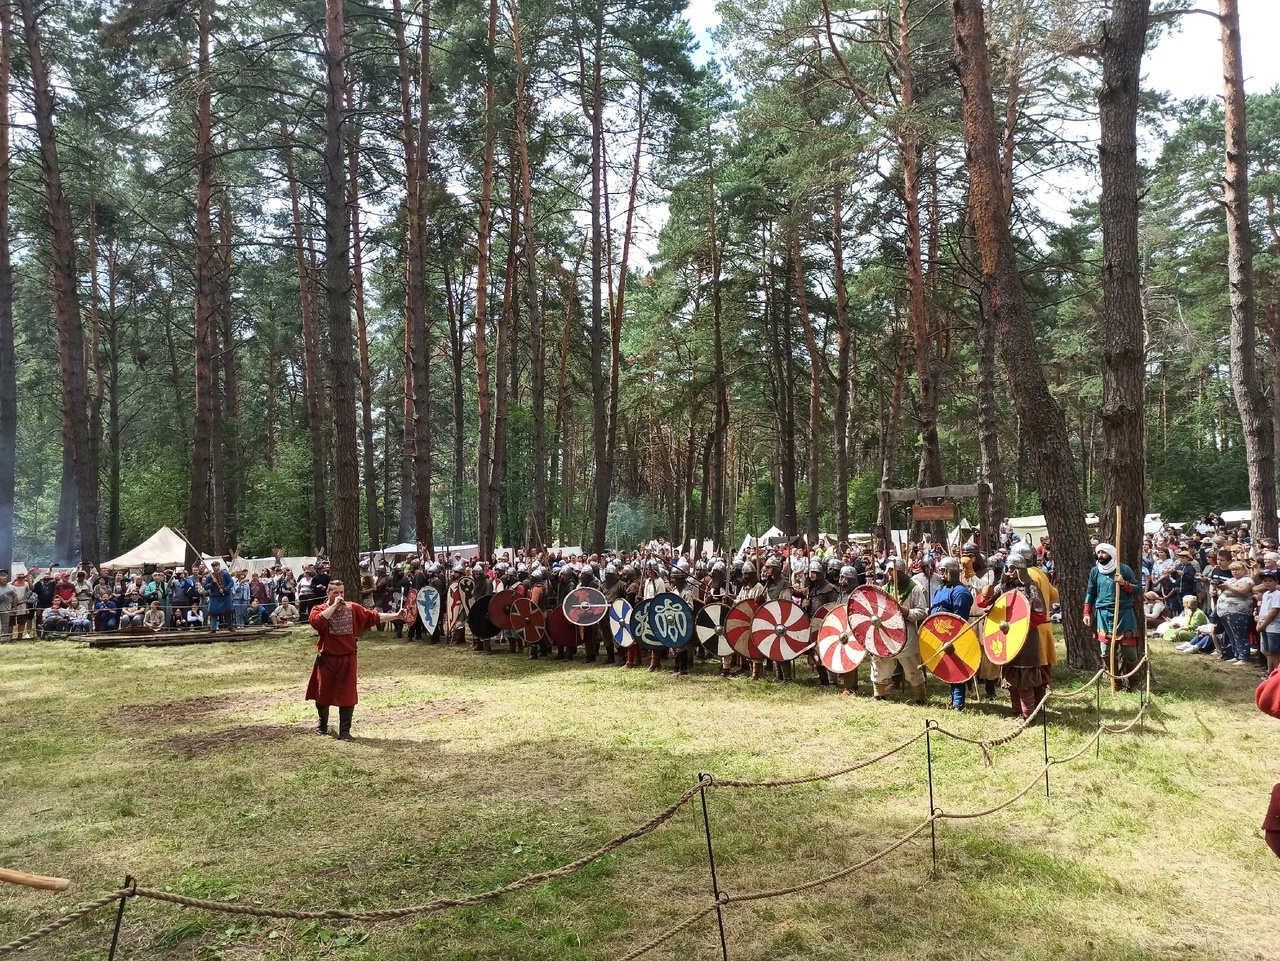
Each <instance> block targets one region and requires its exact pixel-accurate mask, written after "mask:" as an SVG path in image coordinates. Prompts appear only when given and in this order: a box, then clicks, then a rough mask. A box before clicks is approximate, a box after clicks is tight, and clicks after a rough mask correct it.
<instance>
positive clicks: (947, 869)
mask: <svg viewBox="0 0 1280 961" xmlns="http://www.w3.org/2000/svg"><path fill="white" fill-rule="evenodd" d="M312 656H313V648H312V646H311V643H310V640H309V638H308V637H307V632H305V631H301V632H298V633H296V634H295V635H294V636H293V637H291V638H289V639H286V640H278V641H259V642H253V643H250V644H234V645H212V646H200V647H193V648H169V649H163V648H162V649H151V650H120V651H91V650H88V649H87V648H85V647H82V646H75V645H72V644H69V643H66V642H48V643H41V644H34V645H33V644H21V645H17V644H15V645H10V646H8V647H4V648H0V703H3V705H4V711H3V712H2V713H0V744H2V745H3V751H2V752H0V803H2V804H3V818H2V819H0V865H4V866H11V867H18V868H21V869H25V870H30V871H35V872H39V873H44V874H54V875H60V876H63V877H68V878H71V879H73V880H74V887H73V889H72V891H70V892H68V893H66V894H62V895H53V894H49V893H44V892H35V891H28V890H26V889H18V888H5V889H3V890H0V943H3V942H6V941H8V940H10V939H12V938H14V937H17V936H19V935H20V934H22V933H24V932H25V931H26V930H28V929H29V928H31V927H35V926H38V925H39V924H42V923H44V922H45V921H47V920H49V919H50V918H52V917H53V916H55V915H56V914H57V913H59V912H62V911H66V910H69V909H71V908H72V907H74V906H76V905H78V904H80V903H81V902H83V901H86V900H89V899H90V898H91V897H93V896H95V895H97V894H98V893H99V892H101V891H105V890H110V889H111V888H114V887H117V886H119V884H120V882H121V880H122V878H123V876H124V875H125V873H126V872H128V873H130V874H132V875H134V876H135V877H137V878H138V879H139V881H140V883H143V884H146V885H148V886H151V887H156V888H164V889H168V890H171V891H176V892H180V893H184V894H188V895H192V896H199V897H215V898H231V899H237V900H241V901H246V902H251V903H258V904H264V905H273V906H289V907H306V908H311V907H342V908H349V909H367V908H375V907H385V906H393V905H400V904H409V903H414V902H419V901H425V900H429V899H431V898H433V897H448V896H457V895H461V894H466V893H470V892H473V891H478V890H483V889H486V888H489V887H492V886H496V885H500V884H505V883H507V882H509V881H511V880H513V879H515V878H517V877H519V876H521V875H523V874H526V873H529V872H532V871H538V870H542V869H545V868H549V867H554V866H556V865H558V864H561V863H564V862H567V861H570V860H573V859H574V858H576V857H577V856H579V855H580V854H582V853H584V852H586V851H589V850H591V849H592V848H594V847H595V846H597V845H598V844H600V843H601V842H603V841H605V840H606V839H608V838H610V837H612V836H613V835H615V834H619V833H621V832H622V831H623V830H625V829H627V828H629V827H630V826H631V825H633V824H635V823H637V822H640V821H643V820H645V819H647V818H648V817H650V816H651V815H652V814H653V813H655V812H656V811H658V810H660V809H661V808H663V807H665V806H666V805H667V804H668V803H670V802H671V801H672V800H674V799H675V798H676V797H677V796H678V795H679V793H680V792H681V791H682V790H684V789H685V788H687V787H688V786H689V785H690V784H692V783H693V781H694V779H695V777H696V775H697V773H698V772H700V771H709V772H712V773H714V774H716V775H718V776H720V777H723V778H746V779H751V778H760V777H791V776H799V775H807V774H810V773H816V772H819V771H824V770H828V769H832V768H837V767H840V766H843V765H845V764H849V763H852V762H853V761H856V760H857V759H859V758H862V757H866V756H869V755H872V754H875V753H877V752H878V751H880V750H881V749H883V747H885V746H887V745H889V744H892V743H896V742H898V741H900V740H902V739H903V738H905V737H907V736H909V735H910V734H912V733H915V732H917V731H919V730H920V729H921V728H922V725H923V722H924V720H925V718H927V717H937V718H939V719H940V720H941V722H942V723H943V724H944V725H945V726H948V727H950V728H952V729H954V730H956V731H958V732H962V733H964V734H967V735H969V736H974V737H985V736H998V735H1002V734H1005V733H1007V732H1008V730H1009V729H1010V724H1009V721H1008V720H1007V715H1008V705H1007V701H1005V702H1002V703H999V704H994V705H981V706H978V707H977V708H975V709H972V710H970V711H968V712H966V713H965V714H963V715H960V716H956V715H951V714H949V713H948V712H945V711H944V710H943V704H942V702H943V692H942V688H941V685H939V684H937V683H936V682H934V683H931V692H932V694H933V698H932V702H931V704H930V706H929V708H927V709H925V708H916V707H912V706H909V705H907V704H905V703H892V704H878V703H874V702H872V701H870V699H868V698H855V699H848V698H846V699H841V698H839V697H836V696H834V694H833V693H832V692H831V691H830V690H821V689H818V688H816V687H814V686H813V685H812V682H811V674H810V672H809V670H808V669H807V668H806V667H800V668H798V671H797V673H798V674H799V675H800V676H801V683H799V684H796V685H791V686H778V685H775V684H773V683H772V682H762V683H756V684H752V683H749V682H747V681H745V680H743V679H735V680H729V681H725V680H720V679H718V678H716V677H714V676H713V674H712V672H711V670H710V668H708V667H701V668H699V669H697V670H695V675H694V676H692V677H689V678H684V679H678V678H674V677H671V676H669V675H661V676H656V675H650V674H647V673H643V672H637V671H622V670H619V669H617V668H607V667H602V666H597V665H584V664H572V665H567V666H566V665H563V664H558V663H556V662H555V661H550V662H546V661H540V662H536V663H531V662H529V661H527V660H525V659H522V658H517V657H514V656H509V655H500V656H492V657H481V656H477V655H473V654H470V653H468V652H465V651H462V650H459V649H456V648H440V647H428V646H424V645H421V644H408V643H406V642H403V641H396V640H394V639H392V638H391V636H390V635H385V636H384V635H376V634H375V635H370V636H368V637H367V638H366V639H365V641H364V642H363V644H362V646H361V655H360V658H361V659H360V666H361V702H360V706H359V707H358V708H357V711H356V723H355V734H356V741H355V742H354V743H342V742H339V741H337V740H335V739H332V738H321V737H317V736H316V735H315V734H314V733H313V728H314V724H315V717H314V710H313V708H312V706H311V705H310V704H308V703H306V702H304V701H303V700H302V692H303V687H304V685H305V681H306V677H307V673H308V670H309V665H310V662H311V658H312ZM1155 657H1156V661H1155V667H1156V676H1157V680H1158V684H1157V686H1158V694H1157V698H1156V701H1155V703H1154V704H1153V706H1152V709H1151V712H1150V714H1149V716H1148V719H1147V721H1146V724H1145V727H1144V729H1142V730H1136V729H1135V730H1134V731H1133V732H1132V733H1130V734H1126V735H1116V736H1113V737H1107V738H1105V739H1104V741H1103V744H1102V749H1101V757H1100V758H1095V757H1094V752H1093V751H1092V750H1090V751H1089V752H1088V753H1086V754H1085V755H1084V756H1083V757H1081V758H1080V759H1079V760H1078V761H1076V762H1074V763H1073V764H1071V765H1070V766H1063V767H1056V768H1054V769H1053V773H1052V783H1051V786H1052V796H1051V797H1050V798H1049V799H1047V800H1046V798H1045V797H1044V792H1043V790H1042V789H1039V788H1037V789H1036V790H1033V791H1032V792H1030V794H1029V795H1028V796H1027V797H1026V798H1024V799H1023V800H1022V801H1020V802H1018V803H1017V804H1016V805H1014V806H1013V807H1011V808H1009V809H1007V810H1005V811H1003V812H1001V813H1000V814H997V815H995V816H992V817H989V818H983V819H979V820H972V821H953V822H946V823H943V824H941V825H939V828H938V837H937V840H938V856H939V871H938V874H937V875H936V876H932V877H931V874H930V842H929V834H928V832H927V831H926V832H925V833H924V834H923V835H922V836H920V837H918V838H916V839H915V840H913V841H911V842H909V843H908V844H906V845H905V846H904V847H902V848H900V849H898V850H897V851H895V852H893V853H892V854H891V855H889V856H888V857H887V858H886V859H884V860H883V861H881V862H878V863H877V864H875V865H873V866H871V867H870V868H869V869H867V871H866V872H865V873H862V874H859V875H857V876H855V877H852V878H850V879H847V880H843V881H840V882H838V883H835V884H832V885H830V886H829V887H826V888H824V889H821V890H818V891H814V892H809V893H806V894H803V895H795V896H788V897H784V898H780V899H776V900H770V901H762V902H755V903H750V904H742V905H735V906H733V907H732V908H730V909H728V910H727V911H726V914H725V927H726V931H727V937H728V944H729V957H730V958H732V959H735V961H736V959H762V961H763V959H770V961H776V959H786V958H815V959H846V958H875V959H877V961H897V959H908V958H909V959H983V961H997V959H1012V958H1017V959H1049V958H1052V959H1054V961H1074V959H1087V958H1098V959H1104V958H1105V959H1107V961H1137V959H1157V958H1158V959H1166V958H1170V959H1171V958H1180V959H1181V958H1187V959H1190V958H1195V959H1231V961H1240V959H1272V958H1280V923H1278V922H1277V921H1276V920H1275V911H1274V904H1273V902H1274V896H1275V891H1276V888H1277V883H1278V882H1280V862H1277V861H1276V860H1275V859H1274V858H1273V857H1272V856H1271V855H1270V853H1269V852H1268V851H1267V849H1266V847H1265V845H1264V844H1263V841H1262V839H1261V832H1260V830H1259V827H1258V826H1259V824H1260V823H1261V820H1262V814H1263V810H1264V808H1265V806H1266V801H1267V797H1268V795H1269V792H1270V789H1271V785H1272V783H1273V782H1274V781H1275V780H1276V779H1277V777H1280V763H1277V761H1276V756H1277V750H1276V748H1277V745H1280V724H1277V722H1276V721H1274V720H1271V719H1270V718H1267V717H1265V716H1263V715H1261V714H1260V713H1258V711H1257V710H1256V709H1255V708H1254V706H1253V704H1252V693H1253V687H1254V683H1255V677H1256V672H1255V671H1253V670H1244V669H1240V668H1235V669H1230V668H1226V667H1223V666H1220V665H1219V664H1217V663H1210V659H1209V658H1207V657H1197V658H1190V657H1185V656H1177V655H1172V654H1168V653H1165V652H1163V651H1157V652H1156V655H1155ZM1075 680H1077V679H1076V678H1074V677H1073V676H1071V675H1070V674H1069V673H1068V672H1065V671H1064V672H1060V675H1059V680H1058V683H1059V686H1060V687H1066V686H1067V685H1069V684H1071V683H1072V682H1073V681H1075ZM864 684H866V680H865V679H864ZM1137 706H1138V697H1137V695H1125V694H1116V695H1111V694H1104V695H1103V699H1102V714H1103V716H1104V719H1107V720H1109V721H1118V720H1122V719H1125V718H1128V717H1130V716H1132V715H1133V713H1134V712H1135V711H1136V709H1137ZM335 713H336V712H335ZM335 720H336V719H335ZM1095 723H1096V721H1095V713H1094V703H1093V699H1092V698H1091V697H1090V698H1086V699H1081V700H1077V701H1071V702H1065V701H1062V702H1055V703H1054V704H1053V711H1052V713H1051V715H1050V724H1049V733H1050V753H1051V754H1053V755H1055V756H1058V757H1062V756H1065V755H1067V754H1069V753H1071V752H1072V751H1074V750H1075V749H1076V747H1078V746H1079V745H1080V744H1082V743H1084V741H1085V740H1086V739H1087V738H1088V737H1089V736H1090V734H1091V733H1092V732H1093V730H1094V726H1095ZM993 754H994V761H995V763H994V766H993V767H990V768H985V767H983V766H982V763H981V755H980V754H979V752H978V751H977V749H975V748H973V747H971V746H968V745H965V744H961V743H957V742H954V741H942V740H938V739H935V741H934V772H935V778H936V789H937V804H938V805H939V806H940V807H941V808H942V809H943V810H946V811H965V810H976V809H980V808H985V807H988V806H990V805H992V804H995V803H997V802H999V801H1001V800H1003V799H1004V798H1006V797H1008V796H1009V795H1011V794H1013V793H1014V792H1016V791H1017V790H1018V789H1019V788H1021V787H1022V786H1023V785H1025V784H1026V783H1027V782H1028V781H1029V780H1030V779H1031V778H1032V777H1034V775H1035V772H1036V771H1038V770H1039V768H1040V766H1041V765H1042V763H1043V756H1042V744H1041V736H1040V732H1039V730H1038V729H1036V730H1033V731H1029V732H1028V733H1027V734H1026V735H1025V736H1023V737H1022V738H1020V739H1018V740H1017V741H1015V742H1014V743H1012V744H1009V745H1007V746H1004V747H1000V748H997V749H995V750H994V751H993ZM709 804H710V810H711V829H712V832H713V834H714V836H715V848H716V857H717V867H718V870H719V874H720V881H721V886H722V887H723V888H724V889H726V890H728V891H730V892H734V891H737V892H742V891H746V890H754V889H761V888H771V887H775V886H782V885H788V884H793V883H798V882H801V881H804V880H808V879H810V878H814V877H818V876H820V875H823V874H826V873H829V872H831V871H835V870H838V869H839V868H840V867H843V866H845V865H847V864H851V863H854V862H856V861H859V860H861V859H862V858H864V857H866V856H867V855H868V854H871V853H873V852H874V851H876V850H877V849H879V848H880V847H882V846H884V845H885V844H887V843H888V842H889V841H891V840H892V839H893V838H895V837H897V836H899V835H901V834H903V833H905V832H906V831H908V830H909V829H910V828H911V827H913V826H915V825H916V824H918V823H919V822H920V821H921V820H922V819H923V818H925V817H926V816H927V815H928V795H927V785H926V780H925V753H924V744H923V742H922V743H920V744H919V745H916V746H914V747H912V748H911V749H909V750H907V751H905V752H903V753H901V754H899V755H897V756H896V757H894V758H893V759H891V760H890V761H887V762H885V763H883V764H879V765H876V766H874V767H871V768H867V769H865V770H862V771H859V772H857V773H855V774H852V775H849V776H846V777H842V778H839V779H836V780H833V781H829V782H822V783H819V784H812V783H806V784H804V785H801V786H798V787H794V788H787V789H784V790H769V791H763V790H760V791H728V790H721V791H715V792H712V793H711V794H710V795H709ZM709 891H710V879H709V875H708V870H707V859H706V842H705V838H704V835H703V827H702V819H701V811H700V807H699V806H698V805H697V804H696V803H695V804H691V805H687V806H686V807H684V808H683V809H682V810H681V811H680V812H679V813H678V814H677V815H676V817H675V818H674V819H673V820H672V821H671V822H670V823H669V824H667V825H666V826H664V827H663V828H661V829H660V830H658V831H657V832H656V833H654V834H652V835H649V836H648V837H645V838H642V839H640V840H638V841H636V842H633V843H632V844H630V845H628V846H626V847H624V848H622V849H621V850H620V851H618V852H616V853H614V854H612V855H609V856H608V857H606V858H605V859H604V860H603V861H601V862H598V863H596V864H594V865H592V866H590V867H588V868H587V869H585V870H584V871H582V872H580V873H578V874H576V875H574V876H572V877H570V878H565V879H560V880H557V881H553V882H551V883H549V884H547V885H545V886H542V887H538V888H533V889H530V890H528V891H524V892H521V893H519V894H516V895H513V896H510V897H507V898H504V899H501V900H499V901H497V902H496V903H493V904H490V905H486V906H483V907H472V908H466V909H462V910H458V911H454V912H452V913H449V914H443V915H439V916H433V917H428V918H425V919H419V920H416V921H414V920H411V921H406V922H393V923H383V924H373V925H368V926H363V927H358V926H347V925H342V924H334V923H315V922H306V923H296V922H287V921H282V922H269V921H262V922H258V923H254V922H253V921H251V920H249V919H243V918H235V917H228V916H223V915H214V914H204V913H199V912H195V911H190V910H185V909H180V908H177V907H174V906H170V905H164V904H157V903H154V902H145V901H138V900H134V901H131V902H130V903H129V907H128V912H127V914H126V917H125V924H124V929H123V933H122V938H121V952H120V957H122V958H147V959H151V958H158V959H192V961H212V959H218V958H223V959H286V958H287V959H301V958H306V959H320V958H326V959H329V958H332V959H351V961H360V959H375V958H376V959H388V961H398V959H409V958H415V959H417V958H438V959H448V961H464V959H584V961H585V959H609V958H617V957H619V956H620V955H622V954H624V953H626V951H628V950H629V949H631V948H634V947H636V946H637V945H639V944H641V943H643V942H645V941H647V940H648V939H649V938H651V937H652V936H654V935H655V934H656V933H658V932H659V931H660V930H662V929H663V928H665V927H667V926H669V925H671V924H673V923H675V922H676V921H677V920H679V919H681V918H683V917H684V916H686V915H689V914H691V913H693V912H694V911H696V910H697V909H698V908H700V907H702V906H703V905H705V904H706V903H707V901H708V898H709ZM1267 891H1270V892H1272V893H1271V894H1270V895H1268V894H1266V892H1267ZM112 921H113V912H112V911H111V910H104V911H100V912H98V913H97V914H95V915H93V916H91V917H90V918H88V919H86V920H84V921H81V922H79V923H78V924H76V925H74V926H72V927H70V928H68V929H64V930H63V931H61V932H59V933H57V934H56V935H54V936H53V937H51V938H50V939H48V940H46V941H43V942H41V943H40V944H39V945H37V946H35V947H33V948H30V949H28V950H27V951H25V952H23V953H21V954H20V955H18V956H19V957H26V958H50V959H52V958H58V959H83V961H88V959H95V961H96V959H103V958H105V957H106V950H107V945H108V943H109V940H110V932H111V923H112ZM719 951H720V949H719V937H718V933H717V928H716V923H715V917H714V915H712V916H710V917H708V918H706V919H704V920H702V921H700V922H699V923H697V924H696V925H694V926H693V927H692V928H690V929H689V930H688V931H686V932H683V933H682V934H680V935H678V936H676V937H675V938H674V939H673V940H672V941H670V942H669V943H667V944H666V945H664V946H663V947H661V948H659V949H658V950H656V951H655V952H653V953H652V954H650V955H649V956H648V957H651V958H661V959H676V958H679V959H703V958H705V959H711V958H716V957H719Z"/></svg>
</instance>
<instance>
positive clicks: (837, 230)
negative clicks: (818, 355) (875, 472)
mask: <svg viewBox="0 0 1280 961" xmlns="http://www.w3.org/2000/svg"><path fill="white" fill-rule="evenodd" d="M831 207H832V217H831V254H832V282H833V283H834V284H835V288H836V403H835V435H836V436H835V441H836V492H835V498H836V539H837V540H838V541H839V543H840V545H841V548H843V547H844V545H845V544H846V543H847V542H848V538H849V388H848V382H849V355H850V341H851V338H850V336H849V309H848V306H849V292H848V291H847V290H846V289H845V280H844V197H843V194H842V191H841V187H840V184H838V183H837V184H836V185H835V188H834V191H833V195H832V200H831Z"/></svg>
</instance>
